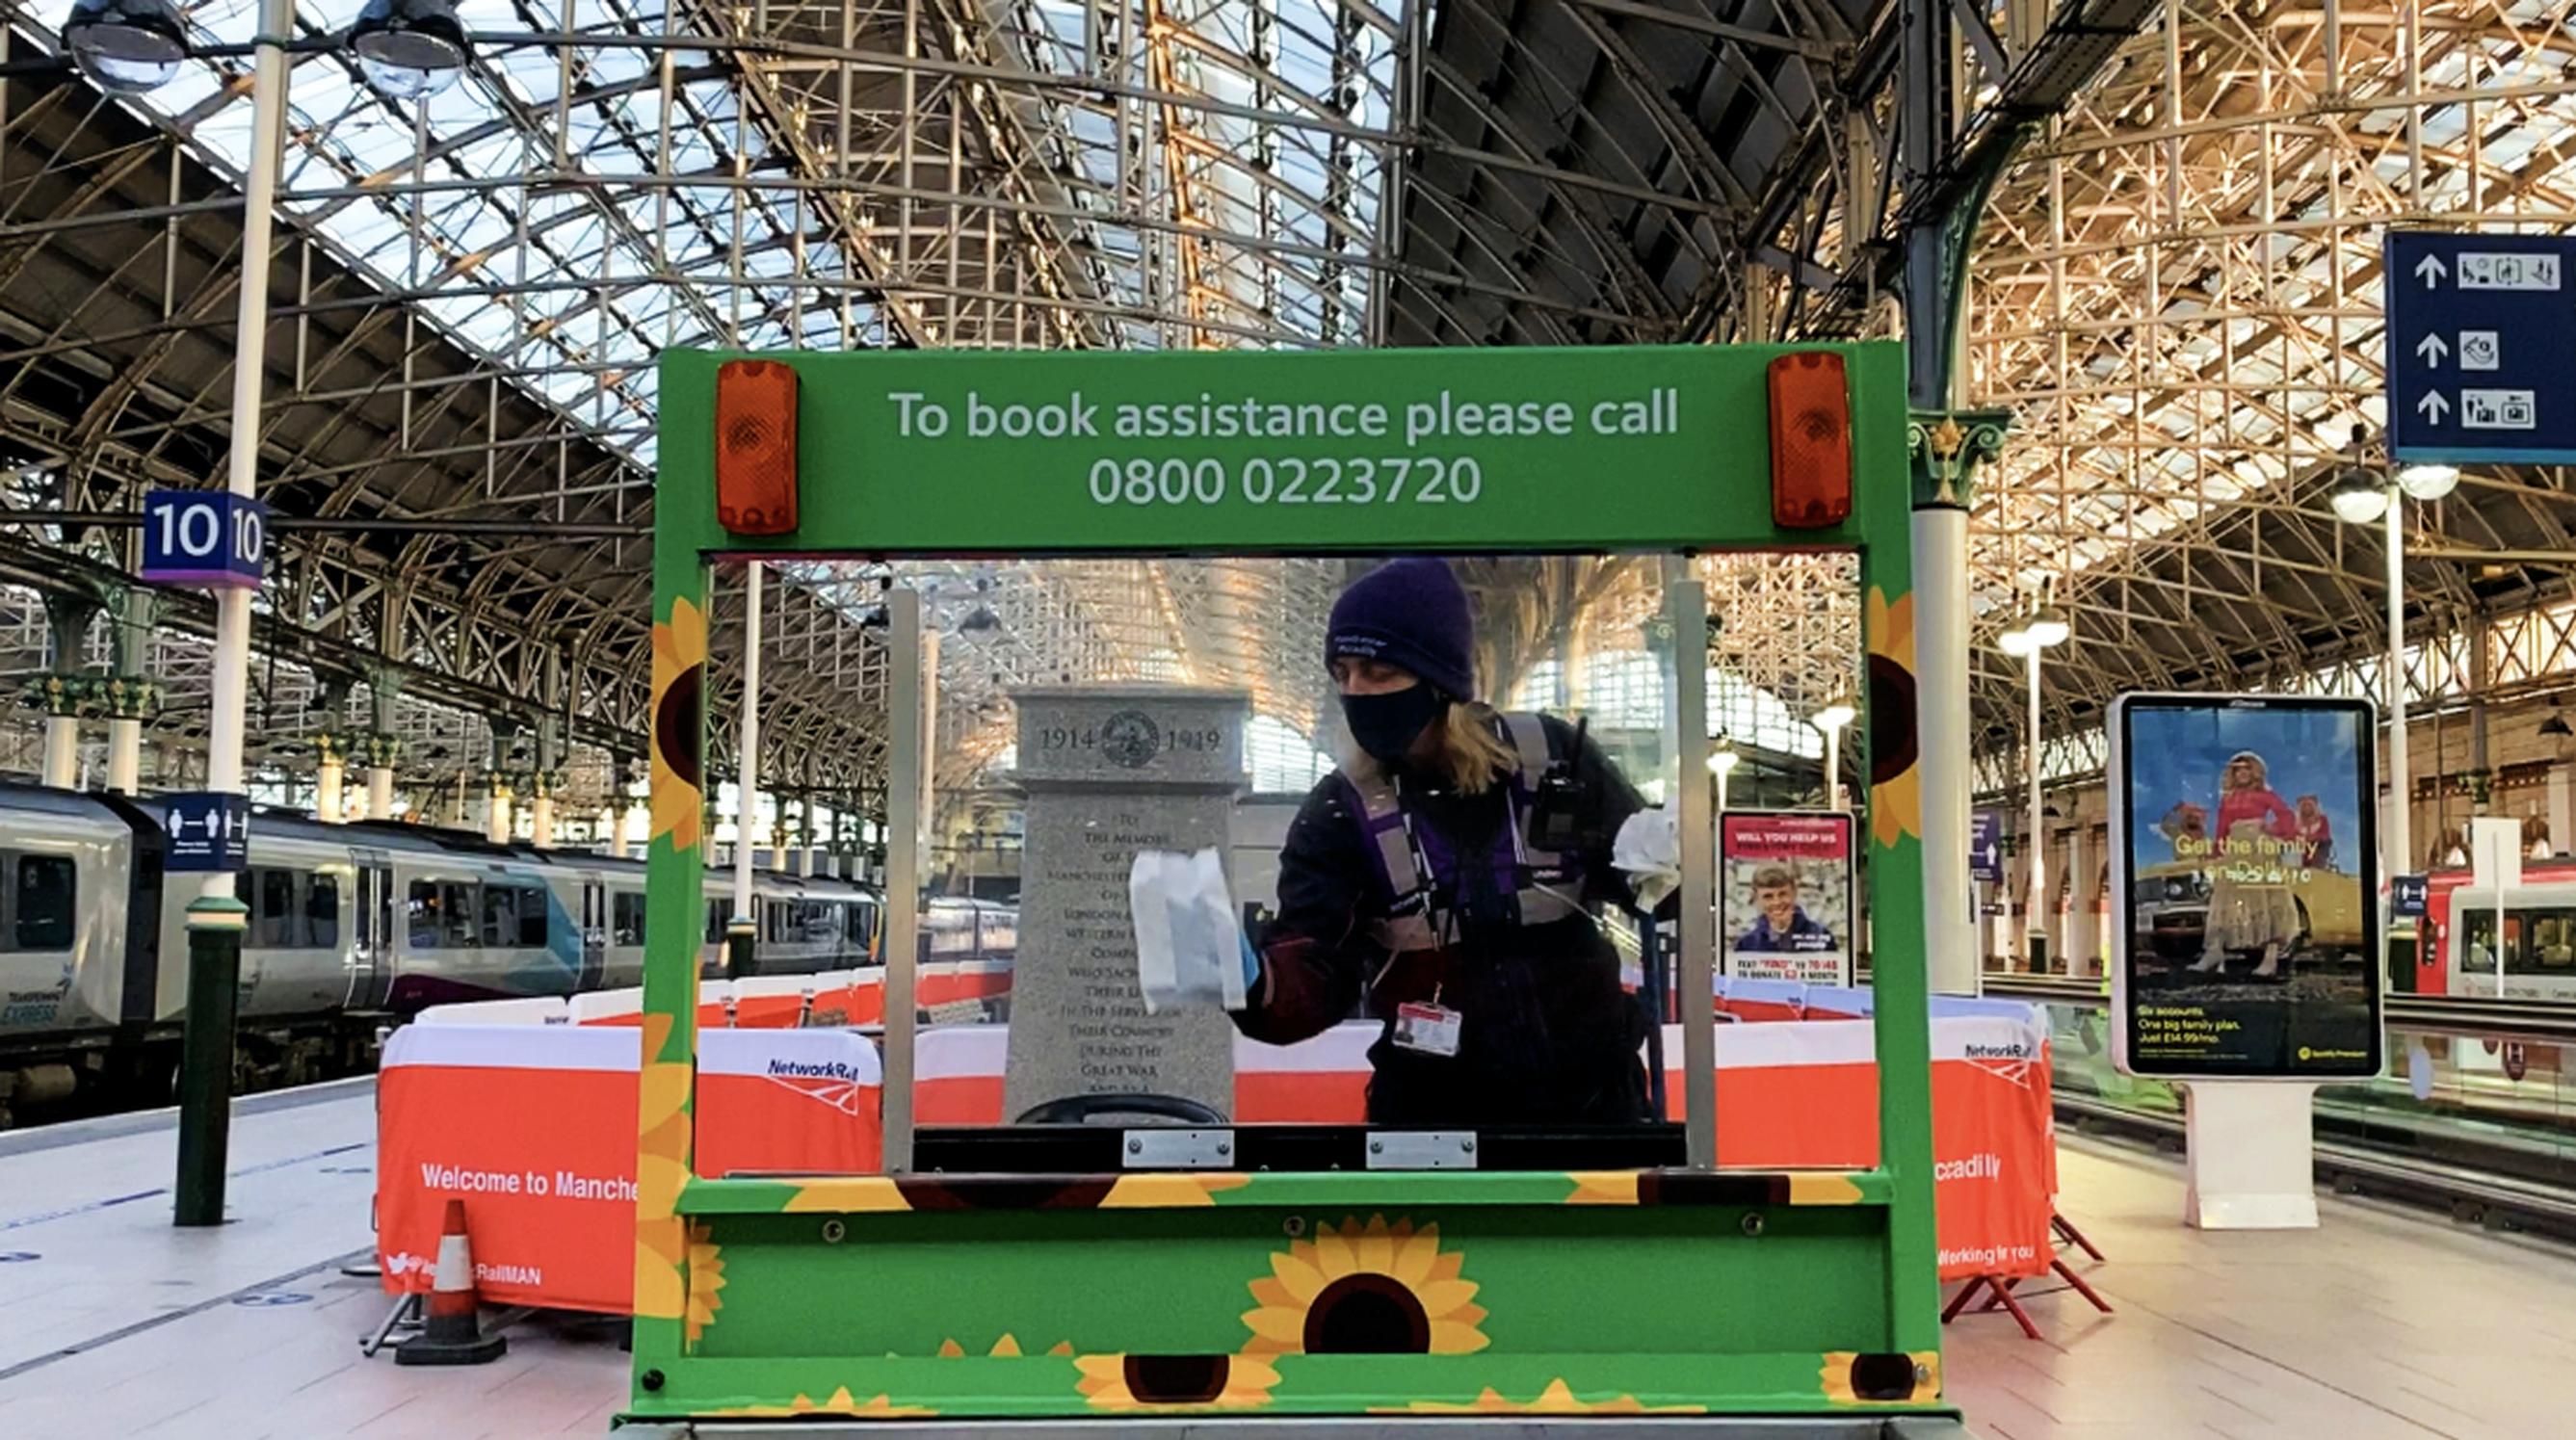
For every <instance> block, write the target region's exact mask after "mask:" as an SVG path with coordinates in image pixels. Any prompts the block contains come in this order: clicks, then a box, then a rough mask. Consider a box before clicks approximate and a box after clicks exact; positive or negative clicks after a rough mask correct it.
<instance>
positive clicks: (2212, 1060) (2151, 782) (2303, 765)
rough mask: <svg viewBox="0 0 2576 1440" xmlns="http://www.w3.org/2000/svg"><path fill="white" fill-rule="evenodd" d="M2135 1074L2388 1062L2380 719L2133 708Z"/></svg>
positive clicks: (2301, 705)
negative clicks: (2376, 749)
mask: <svg viewBox="0 0 2576 1440" xmlns="http://www.w3.org/2000/svg"><path fill="white" fill-rule="evenodd" d="M2114 724H2115V728H2116V729H2118V730H2119V731H2120V737H2119V744H2118V747H2117V760H2118V766H2117V770H2118V773H2117V774H2116V775H2115V777H2114V784H2115V786H2116V787H2117V791H2118V794H2119V797H2120V798H2121V799H2122V800H2124V801H2125V803H2124V804H2123V805H2122V806H2121V807H2120V811H2121V813H2119V814H2118V815H2116V816H2115V817H2114V819H2115V824H2116V825H2117V826H2118V827H2119V833H2120V838H2121V843H2122V845H2123V847H2124V851H2123V860H2124V862H2125V876H2124V882H2125V885H2126V893H2125V911H2126V923H2125V925H2124V926H2123V927H2122V928H2123V930H2124V932H2125V953H2124V954H2123V956H2122V957H2121V963H2120V967H2119V981H2120V984H2119V985H2118V987H2117V988H2118V989H2119V990H2120V991H2121V995H2120V1003H2121V1027H2120V1029H2121V1038H2122V1040H2123V1041H2124V1042H2125V1043H2124V1047H2123V1048H2124V1052H2125V1053H2124V1055H2123V1056H2122V1057H2121V1058H2122V1063H2123V1064H2124V1065H2127V1066H2129V1067H2131V1068H2132V1069H2133V1073H2138V1074H2152V1075H2173V1076H2185V1077H2188V1076H2204V1077H2206V1076H2221V1075H2225V1076H2248V1077H2285V1078H2297V1077H2332V1076H2338V1075H2368V1074H2374V1073H2376V1072H2377V1070H2378V1068H2379V1053H2380V1045H2379V1014H2378V967H2377V966H2376V965H2375V964H2374V963H2373V962H2372V959H2371V957H2372V955H2373V954H2374V953H2375V952H2376V949H2377V931H2378V911H2377V899H2378V877H2377V859H2376V856H2377V848H2378V841H2377V835H2376V833H2375V821H2376V814H2375V810H2374V803H2375V800H2376V793H2375V792H2376V789H2377V775H2376V771H2375V761H2374V759H2373V755H2372V749H2371V739H2372V731H2371V712H2370V708H2369V706H2368V705H2367V704H2365V703H2363V702H2358V701H2340V700H2296V699H2277V698H2270V699H2267V698H2258V697H2237V698H2229V697H2179V696H2124V697H2122V699H2121V701H2120V702H2119V706H2118V708H2117V712H2116V718H2115V721H2114Z"/></svg>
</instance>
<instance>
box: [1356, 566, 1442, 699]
mask: <svg viewBox="0 0 2576 1440" xmlns="http://www.w3.org/2000/svg"><path fill="white" fill-rule="evenodd" d="M1475 643H1476V621H1475V617H1474V616H1473V614H1471V613H1470V611H1469V609H1468V605H1467V590H1466V587H1465V586H1462V585H1460V584H1459V583H1458V577H1457V576H1456V575H1453V574H1451V573H1450V571H1449V562H1448V561H1446V560H1440V559H1432V558H1417V559H1405V560H1389V561H1388V562H1386V563H1385V564H1383V565H1380V566H1379V567H1377V568H1376V569H1374V570H1372V571H1370V572H1369V573H1367V574H1366V575H1363V576H1361V577H1360V578H1358V579H1357V580H1354V581H1352V582H1351V584H1350V588H1349V589H1346V590H1344V591H1343V592H1342V598H1341V599H1339V600H1336V601H1334V602H1333V619H1332V623H1331V625H1330V626H1328V627H1327V628H1326V630H1325V632H1324V663H1325V664H1327V665H1330V664H1331V663H1332V662H1333V661H1335V660H1337V659H1339V658H1341V657H1342V656H1345V655H1353V656H1358V657H1360V658H1362V659H1367V660H1382V661H1385V662H1386V663H1387V664H1389V665H1401V666H1403V667H1404V668H1405V669H1407V670H1410V671H1412V672H1413V673H1414V674H1416V675H1419V676H1421V677H1422V678H1423V679H1425V680H1427V681H1429V682H1430V683H1431V685H1432V686H1433V687H1434V688H1435V689H1438V690H1440V691H1442V692H1444V693H1446V694H1447V695H1448V696H1449V697H1450V698H1452V699H1455V700H1472V699H1474V698H1475V696H1476V665H1475V653H1474V652H1475Z"/></svg>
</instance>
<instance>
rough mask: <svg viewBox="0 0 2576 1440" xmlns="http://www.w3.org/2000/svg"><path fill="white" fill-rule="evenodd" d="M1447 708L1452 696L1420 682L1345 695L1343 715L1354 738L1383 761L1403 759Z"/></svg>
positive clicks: (1395, 761)
mask: <svg viewBox="0 0 2576 1440" xmlns="http://www.w3.org/2000/svg"><path fill="white" fill-rule="evenodd" d="M1448 708H1449V697H1447V696H1445V695H1443V694H1441V693H1440V692H1439V691H1437V690H1434V689H1432V688H1431V687H1430V686H1429V685H1425V684H1421V683H1419V682H1416V683H1415V684H1412V685H1408V686H1406V687H1405V688H1403V689H1401V690H1389V691H1387V692H1386V693H1385V694H1383V695H1345V696H1343V697H1342V719H1343V720H1345V721H1346V722H1348V723H1349V725H1350V727H1351V738H1352V739H1353V740H1355V741H1358V742H1359V747H1360V748H1361V749H1362V750H1365V751H1367V752H1368V753H1369V754H1370V755H1371V756H1372V757H1374V758H1375V759H1376V760H1377V761H1378V762H1379V763H1380V764H1384V765H1393V764H1396V763H1397V762H1399V761H1401V760H1403V759H1404V757H1405V753H1406V752H1407V751H1410V750H1411V749H1412V748H1413V742H1414V741H1416V740H1418V739H1420V738H1422V732H1423V731H1425V730H1427V729H1429V728H1431V722H1432V721H1434V720H1437V719H1439V718H1440V716H1441V712H1443V711H1445V710H1447V709H1448Z"/></svg>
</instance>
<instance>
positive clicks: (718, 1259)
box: [682, 1225, 725, 1345]
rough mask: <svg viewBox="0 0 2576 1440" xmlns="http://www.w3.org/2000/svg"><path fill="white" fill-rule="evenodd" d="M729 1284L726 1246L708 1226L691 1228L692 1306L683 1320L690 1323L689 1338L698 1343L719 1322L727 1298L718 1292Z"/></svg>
mask: <svg viewBox="0 0 2576 1440" xmlns="http://www.w3.org/2000/svg"><path fill="white" fill-rule="evenodd" d="M724 1286H725V1278H724V1259H723V1247H722V1246H720V1245H718V1244H716V1242H715V1241H714V1240H713V1239H711V1238H710V1232H709V1231H708V1229H707V1227H706V1226H704V1225H692V1226H690V1227H689V1308H688V1312H687V1314H685V1315H684V1316H683V1317H682V1319H683V1321H684V1322H685V1323H686V1324H687V1326H688V1341H689V1343H690V1344H691V1345H695V1344H697V1343H698V1336H700V1335H701V1334H704V1333H705V1331H706V1328H707V1327H708V1326H710V1325H713V1324H714V1323H716V1312H717V1311H719V1310H722V1309H723V1308H724V1301H723V1300H722V1299H720V1298H718V1297H717V1295H716V1292H717V1291H719V1290H722V1289H723V1288H724Z"/></svg>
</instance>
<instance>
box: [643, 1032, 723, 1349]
mask: <svg viewBox="0 0 2576 1440" xmlns="http://www.w3.org/2000/svg"><path fill="white" fill-rule="evenodd" d="M671 1029H672V1025H671V1017H670V1016H668V1015H647V1016H645V1017H644V1026H643V1034H642V1043H643V1048H644V1065H643V1074H642V1076H641V1077H640V1083H639V1085H638V1086H637V1091H638V1104H637V1114H636V1128H637V1132H638V1136H637V1142H636V1147H635V1148H636V1163H635V1313H636V1314H637V1315H638V1316H641V1317H644V1318H646V1319H652V1320H677V1319H679V1318H680V1317H681V1315H682V1313H683V1312H684V1310H685V1309H686V1308H687V1307H688V1305H689V1304H690V1303H691V1298H692V1297H691V1296H690V1294H689V1287H688V1285H687V1284H686V1283H685V1282H684V1281H683V1280H682V1279H681V1278H680V1267H681V1265H682V1263H683V1261H684V1260H686V1259H687V1258H688V1252H689V1233H688V1231H687V1229H686V1228H685V1226H684V1225H683V1223H682V1222H681V1220H680V1217H679V1213H678V1212H679V1205H680V1190H681V1187H683V1186H685V1185H687V1184H688V1183H689V1082H690V1078H691V1076H690V1065H689V1062H688V1059H687V1058H686V1057H685V1056H683V1057H682V1058H680V1059H678V1060H671V1059H666V1058H664V1057H663V1054H662V1050H663V1047H664V1046H665V1045H666V1044H667V1043H669V1041H670V1038H671ZM708 1298H709V1299H712V1298H713V1296H712V1295H710V1296H709V1297H708ZM710 1310H711V1311H712V1306H711V1307H710Z"/></svg>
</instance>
